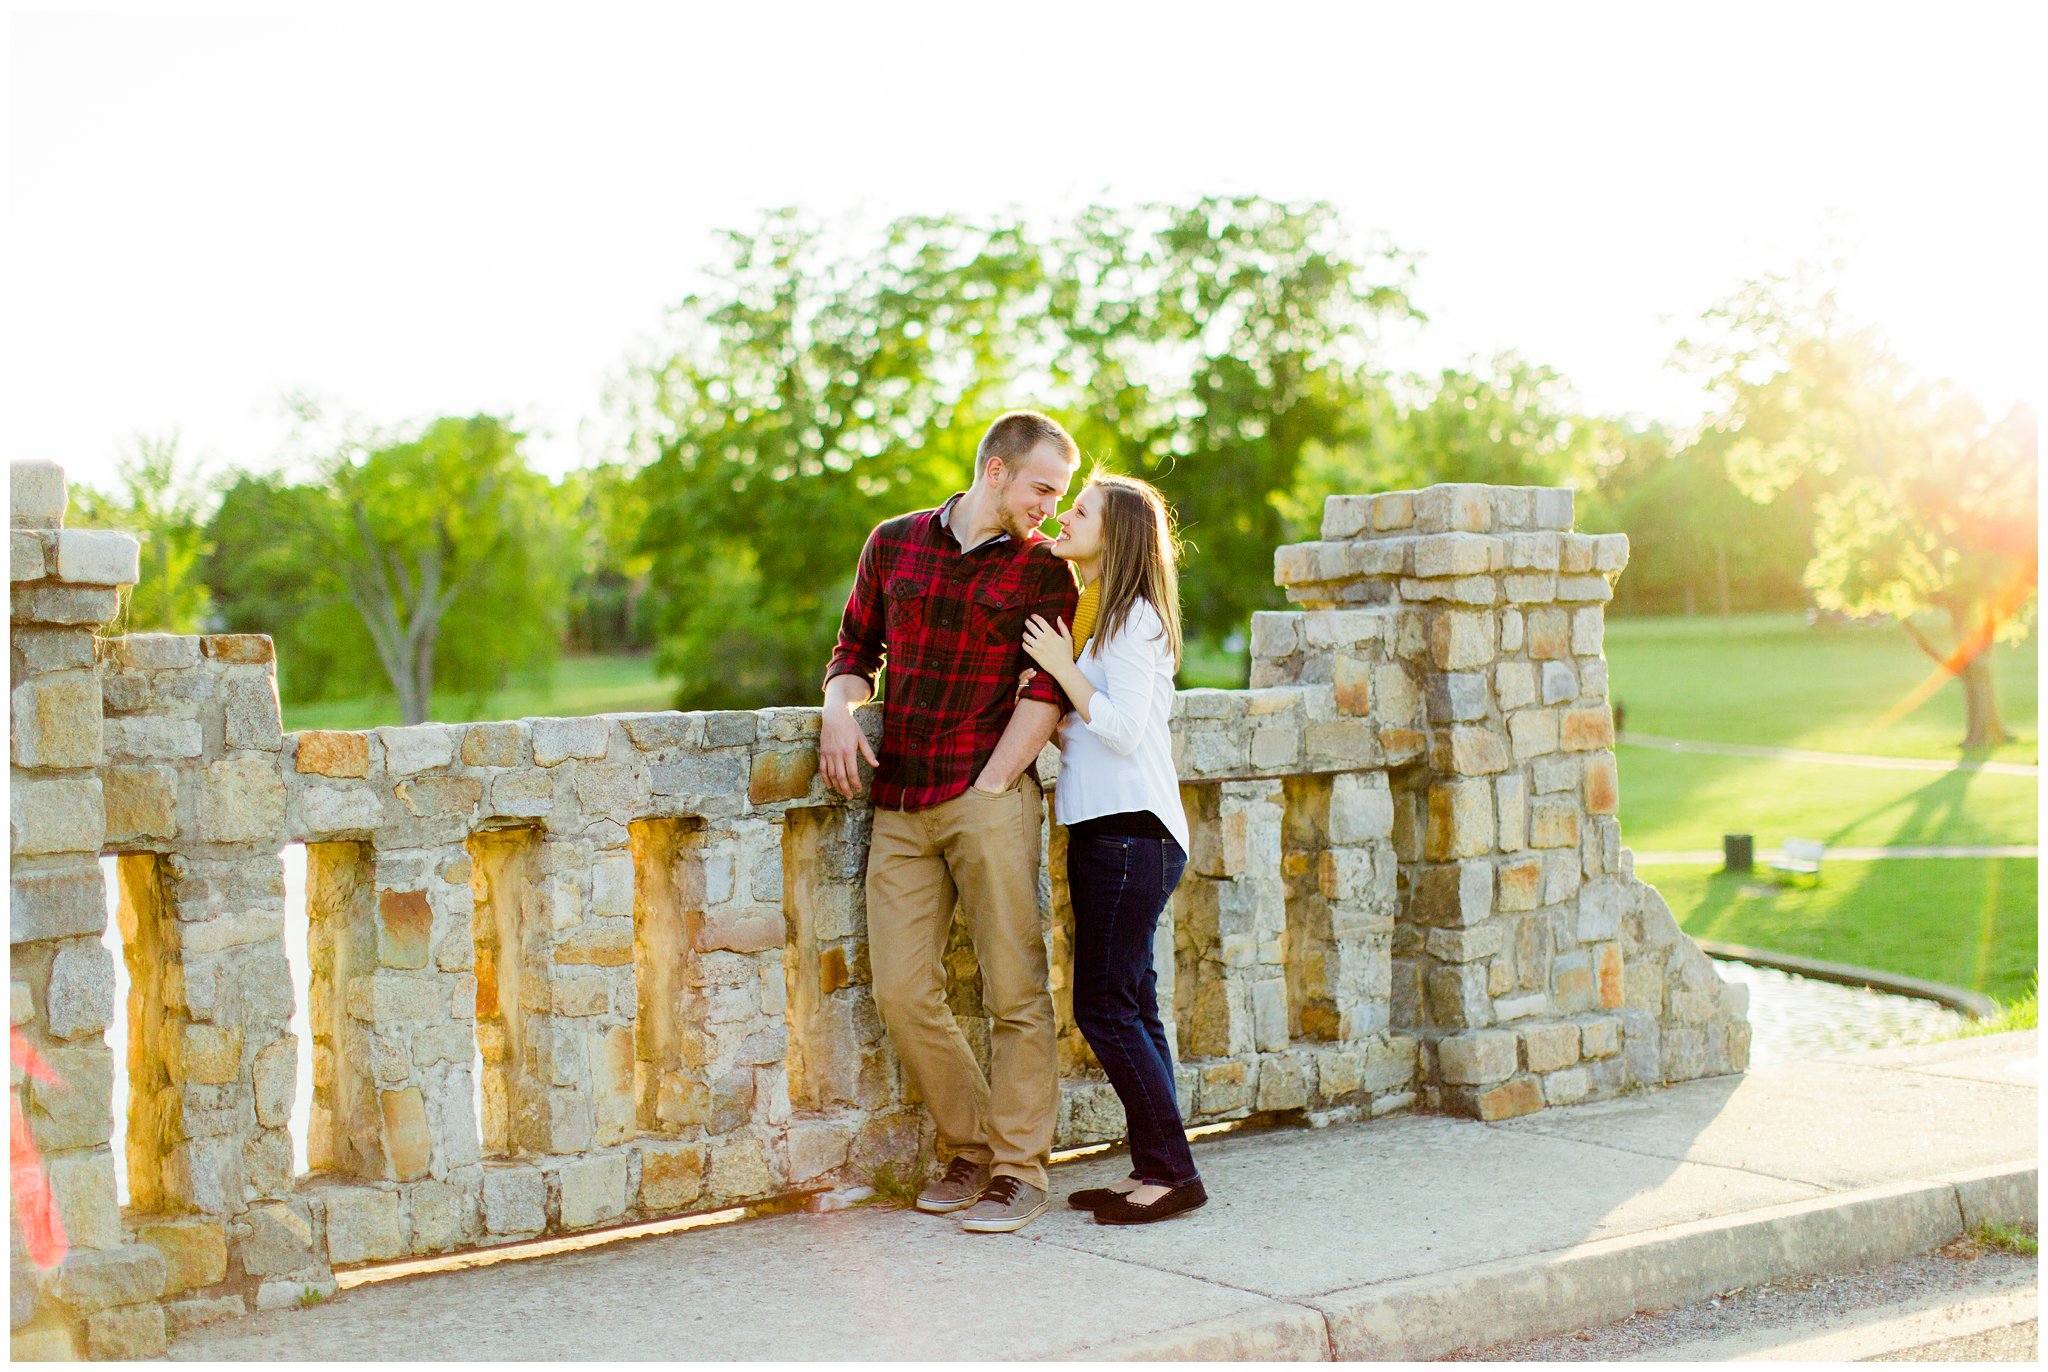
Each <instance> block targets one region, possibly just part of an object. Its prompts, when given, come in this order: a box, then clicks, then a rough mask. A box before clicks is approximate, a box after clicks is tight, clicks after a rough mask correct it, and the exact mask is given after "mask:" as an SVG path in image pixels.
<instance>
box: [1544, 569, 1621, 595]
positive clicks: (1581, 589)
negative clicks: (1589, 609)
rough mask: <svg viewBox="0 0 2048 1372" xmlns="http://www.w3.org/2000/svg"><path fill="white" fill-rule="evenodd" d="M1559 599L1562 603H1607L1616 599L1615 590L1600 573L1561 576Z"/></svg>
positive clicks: (1558, 582) (1558, 580) (1558, 587)
mask: <svg viewBox="0 0 2048 1372" xmlns="http://www.w3.org/2000/svg"><path fill="white" fill-rule="evenodd" d="M1557 598H1558V599H1559V600H1561V601H1588V600H1591V601H1607V600H1612V599H1613V598H1614V588H1613V586H1612V585H1610V584H1609V583H1608V580H1607V578H1606V577H1605V576H1603V575H1601V574H1600V573H1598V572H1594V573H1589V574H1588V575H1585V576H1560V577H1559V578H1558V579H1557Z"/></svg>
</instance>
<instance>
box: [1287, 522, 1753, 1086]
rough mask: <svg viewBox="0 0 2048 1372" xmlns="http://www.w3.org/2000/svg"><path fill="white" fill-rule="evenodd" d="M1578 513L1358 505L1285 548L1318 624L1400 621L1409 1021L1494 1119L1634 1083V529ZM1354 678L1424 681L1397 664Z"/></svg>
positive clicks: (1438, 1063)
mask: <svg viewBox="0 0 2048 1372" xmlns="http://www.w3.org/2000/svg"><path fill="white" fill-rule="evenodd" d="M1571 522H1572V493H1571V492H1570V491H1568V490H1553V489H1547V488H1518V487H1485V486H1433V487H1430V488H1428V489H1427V490H1423V491H1417V492H1390V493H1387V494H1384V495H1379V496H1341V497H1333V498H1332V499H1331V501H1330V502H1329V504H1328V507H1327V508H1326V511H1325V518H1324V530H1323V532H1324V540H1323V541H1322V542H1320V543H1313V544H1301V545H1296V546H1294V547H1291V548H1286V549H1282V550H1281V552H1280V554H1279V555H1278V557H1277V558H1276V567H1277V570H1278V572H1279V575H1280V579H1281V580H1282V582H1283V584H1285V585H1286V586H1287V587H1288V594H1289V596H1290V598H1292V599H1295V600H1297V601H1299V602H1301V603H1303V604H1305V605H1308V606H1310V607H1312V609H1311V611H1310V612H1309V613H1308V614H1306V615H1304V616H1303V618H1304V620H1307V619H1311V618H1313V617H1314V616H1315V615H1316V614H1318V613H1321V614H1330V613H1342V607H1345V606H1349V605H1360V604H1364V605H1383V606H1387V607H1389V610H1390V611H1391V613H1393V614H1394V615H1395V616H1396V617H1397V618H1396V620H1395V624H1396V628H1395V632H1394V636H1393V644H1394V648H1395V653H1396V655H1397V656H1398V658H1399V660H1400V663H1401V665H1402V666H1403V667H1404V668H1405V669H1406V674H1407V676H1408V679H1409V682H1410V683H1413V684H1419V686H1420V691H1419V695H1420V697H1421V703H1422V706H1423V711H1424V720H1423V721H1422V723H1423V728H1422V730H1421V731H1420V733H1419V734H1418V735H1417V737H1418V739H1419V740H1420V741H1421V742H1423V743H1424V744H1425V746H1426V754H1424V755H1421V756H1418V758H1417V761H1418V763H1419V766H1418V768H1417V769H1416V770H1414V771H1412V772H1406V773H1397V775H1396V779H1395V780H1396V788H1395V789H1396V795H1395V799H1396V810H1397V813H1396V816H1395V824H1394V833H1395V841H1396V845H1397V848H1398V849H1399V850H1400V855H1401V858H1402V861H1403V877H1404V886H1405V898H1404V904H1403V912H1402V917H1401V921H1400V923H1401V927H1400V928H1399V929H1398V930H1397V933H1396V941H1395V950H1394V953H1395V959H1394V961H1395V967H1394V985H1393V990H1392V1002H1393V1008H1394V1014H1395V1018H1396V1023H1397V1024H1403V1025H1412V1026H1413V1027H1415V1028H1417V1029H1419V1030H1420V1031H1421V1032H1422V1034H1423V1035H1424V1037H1425V1039H1426V1040H1427V1041H1428V1044H1429V1051H1428V1052H1427V1053H1426V1054H1425V1067H1426V1068H1427V1069H1429V1075H1430V1080H1429V1082H1428V1088H1429V1090H1430V1091H1431V1092H1432V1093H1433V1095H1434V1098H1435V1100H1436V1101H1437V1103H1439V1104H1441V1105H1443V1106H1445V1107H1447V1108H1449V1109H1452V1110H1454V1111H1457V1112H1460V1113H1466V1114H1475V1115H1479V1116H1481V1117H1484V1118H1501V1117H1504V1116H1507V1115H1515V1114H1524V1113H1528V1112H1529V1111H1532V1110H1537V1109H1541V1108H1543V1106H1544V1105H1546V1104H1559V1103H1567V1102H1570V1101H1574V1100H1580V1099H1585V1098H1587V1097H1589V1096H1604V1095H1611V1094H1614V1093H1615V1092H1617V1091H1619V1090H1621V1089H1623V1088H1624V1087H1625V1086H1626V1085H1628V1084H1629V1083H1630V1081H1631V1080H1633V1079H1634V1078H1633V1077H1632V1075H1631V1068H1630V1067H1629V1060H1628V1059H1627V1058H1625V1057H1624V1055H1623V1054H1622V1053H1621V1051H1620V1049H1621V1046H1622V1042H1621V1041H1622V1038H1623V1030H1624V1029H1625V1028H1626V1024H1625V1023H1624V1020H1623V1018H1622V1012H1623V1008H1624V1005H1625V1001H1626V987H1625V980H1626V958H1625V947H1624V944H1623V941H1622V940H1623V930H1622V916H1623V912H1624V909H1625V908H1627V907H1628V906H1629V905H1630V902H1631V901H1633V900H1635V899H1636V897H1635V896H1633V895H1632V893H1631V890H1630V881H1631V879H1630V877H1629V876H1628V874H1627V873H1626V872H1625V871H1624V864H1623V859H1622V853H1621V848H1620V827H1619V824H1618V822H1617V820H1616V811H1617V808H1618V805H1617V801H1618V794H1617V792H1618V788H1617V784H1616V771H1615V759H1614V753H1613V746H1614V731H1613V723H1612V719H1611V715H1610V713H1609V708H1608V691H1607V667H1606V662H1605V660H1604V659H1603V658H1602V656H1601V642H1602V633H1603V622H1602V621H1603V614H1604V611H1603V607H1604V605H1605V602H1606V601H1607V600H1608V599H1609V598H1610V596H1611V594H1612V589H1611V583H1612V580H1613V578H1614V577H1615V576H1616V575H1617V574H1618V573H1619V572H1620V571H1621V569H1622V567H1623V565H1624V564H1625V563H1626V561H1627V558H1628V540H1627V538H1626V537H1625V536H1623V535H1620V534H1610V535H1601V536H1597V537H1596V536H1589V535H1584V534H1575V533H1573V532H1571ZM1281 637H1283V635H1281V634H1279V633H1278V632H1277V631H1269V634H1268V638H1269V639H1270V640H1274V641H1276V642H1277V640H1278V639H1279V638H1281ZM1280 646H1282V647H1284V646H1286V645H1284V644H1282V645H1280ZM1336 674H1337V673H1336V671H1335V670H1334V669H1333V672H1332V675H1333V677H1334V676H1335V675H1336ZM1351 677H1352V680H1353V681H1355V682H1362V683H1363V684H1364V686H1365V688H1366V689H1368V690H1371V689H1376V688H1379V687H1381V685H1382V682H1383V680H1384V685H1385V687H1386V688H1388V689H1390V690H1399V689H1402V683H1401V681H1400V680H1399V678H1398V677H1397V676H1396V675H1395V674H1394V673H1393V672H1391V671H1388V670H1386V669H1385V668H1374V669H1371V670H1357V669H1354V670H1353V671H1352V672H1351ZM1388 751H1389V761H1390V762H1391V761H1393V760H1394V757H1393V750H1392V749H1389V750H1388ZM1691 974H1692V975H1693V976H1694V977H1695V978H1697V975H1698V969H1693V970H1692V973H1691ZM1667 999H1668V998H1667ZM1716 1006H1717V1009H1718V1008H1719V1002H1718V1001H1717V1002H1716ZM1663 1013H1666V1014H1667V1017H1668V1010H1666V1011H1663ZM1709 1018H1710V1017H1709ZM1641 1028H1642V1029H1643V1030H1644V1031H1645V1032H1646V1033H1654V1032H1655V1031H1654V1026H1651V1025H1649V1024H1647V1023H1645V1024H1643V1025H1642V1026H1641ZM1700 1037H1701V1038H1702V1039H1704V1032H1703V1031H1702V1033H1701V1035H1700ZM1651 1056H1655V1055H1654V1054H1652V1055H1651ZM1723 1056H1724V1058H1725V1056H1726V1055H1725V1054H1724V1055H1723ZM1641 1058H1642V1055H1641V1054H1638V1055H1637V1060H1638V1061H1640V1060H1641ZM1660 1079H1661V1078H1660Z"/></svg>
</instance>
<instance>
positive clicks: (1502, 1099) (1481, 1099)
mask: <svg viewBox="0 0 2048 1372" xmlns="http://www.w3.org/2000/svg"><path fill="white" fill-rule="evenodd" d="M1476 1104H1477V1107H1478V1108H1477V1110H1476V1112H1475V1113H1476V1114H1477V1115H1478V1117H1479V1118H1480V1119H1482V1120H1486V1121H1489V1122H1491V1121H1493V1120H1506V1119H1514V1118H1516V1117H1518V1116H1521V1115H1533V1114H1535V1113H1536V1112H1537V1111H1538V1110H1541V1109H1542V1108H1543V1089H1542V1088H1541V1087H1540V1086H1538V1085H1537V1084H1536V1080H1535V1079H1534V1078H1533V1077H1518V1078H1516V1079H1515V1080H1513V1081H1510V1082H1505V1083H1503V1084H1501V1085H1499V1086H1495V1087H1492V1088H1491V1089H1489V1090H1485V1091H1482V1092H1480V1093H1479V1096H1478V1099H1477V1102H1476Z"/></svg>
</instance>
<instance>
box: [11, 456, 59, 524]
mask: <svg viewBox="0 0 2048 1372" xmlns="http://www.w3.org/2000/svg"><path fill="white" fill-rule="evenodd" d="M7 492H8V494H7V521H8V523H10V524H12V525H13V526H14V527H15V528H18V529H54V528H56V527H57V526H58V525H59V524H61V523H62V522H63V521H64V507H65V505H66V504H67V503H68V502H69V500H70V494H69V492H68V491H67V490H66V489H65V484H64V468H63V467H61V466H59V465H58V464H57V463H55V462H44V461H41V460H39V459H23V460H21V461H19V462H10V463H9V464H8V472H7Z"/></svg>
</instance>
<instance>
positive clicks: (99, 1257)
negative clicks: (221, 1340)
mask: <svg viewBox="0 0 2048 1372" xmlns="http://www.w3.org/2000/svg"><path fill="white" fill-rule="evenodd" d="M43 1282H44V1290H45V1291H47V1292H48V1293H49V1294H50V1296H51V1297H52V1298H53V1299H55V1300H56V1301H58V1302H60V1303H61V1304H63V1305H66V1306H68V1307H70V1308H71V1309H72V1310H74V1311H76V1312H77V1313H79V1314H81V1315H83V1314H90V1313H91V1312H93V1311H97V1310H106V1309H110V1308H112V1307H114V1306H118V1305H137V1304H140V1303H142V1302H145V1301H147V1302H151V1303H152V1304H153V1303H154V1302H155V1301H156V1300H157V1299H158V1298H159V1297H161V1296H162V1295H163V1294H164V1258H163V1254H161V1253H159V1252H157V1250H156V1249H154V1248H152V1247H150V1246H149V1245H147V1244H141V1243H137V1244H128V1245H125V1246H122V1247H118V1248H112V1247H110V1248H106V1249H102V1250H100V1251H97V1252H80V1251H77V1250H74V1251H72V1252H71V1253H70V1254H69V1255H68V1256H67V1257H66V1258H65V1259H64V1261H63V1262H62V1263H60V1264H59V1265H58V1266H57V1267H56V1268H54V1269H53V1270H51V1271H50V1272H49V1273H47V1274H46V1275H45V1276H44V1278H43Z"/></svg>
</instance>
